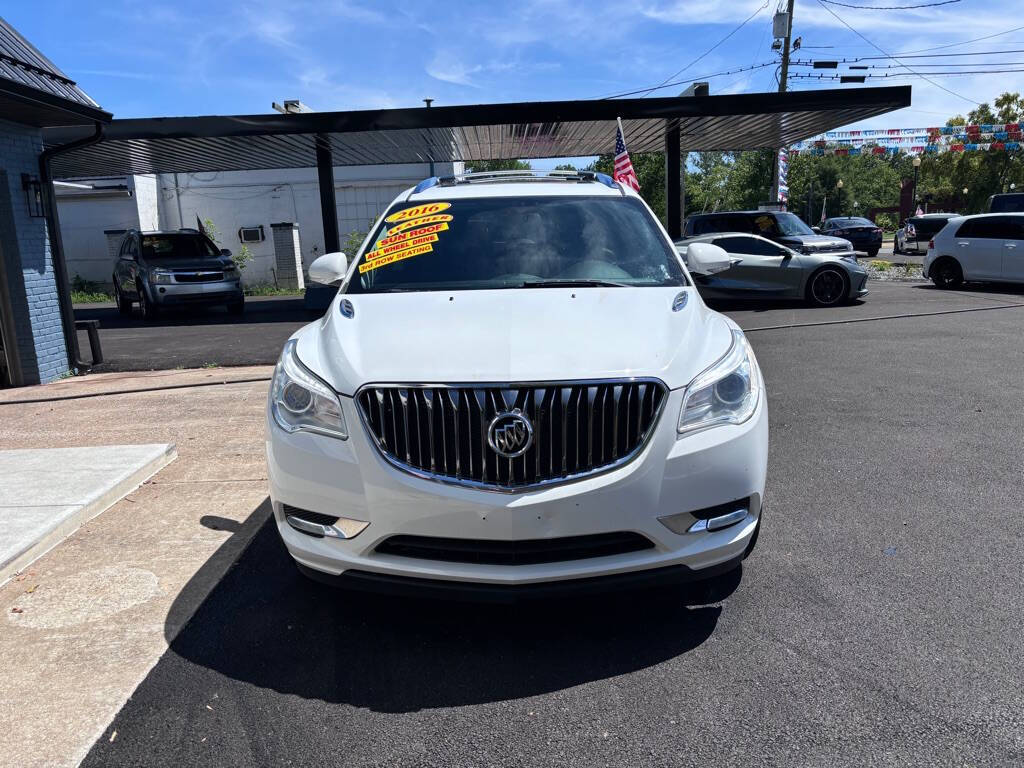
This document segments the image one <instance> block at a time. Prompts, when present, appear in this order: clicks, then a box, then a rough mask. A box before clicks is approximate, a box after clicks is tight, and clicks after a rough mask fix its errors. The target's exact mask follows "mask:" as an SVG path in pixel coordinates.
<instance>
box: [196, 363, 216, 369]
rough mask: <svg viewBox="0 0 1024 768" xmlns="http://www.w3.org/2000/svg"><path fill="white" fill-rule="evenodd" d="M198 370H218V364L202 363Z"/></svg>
mask: <svg viewBox="0 0 1024 768" xmlns="http://www.w3.org/2000/svg"><path fill="white" fill-rule="evenodd" d="M199 367H200V368H220V363H203V364H202V365H200V366H199Z"/></svg>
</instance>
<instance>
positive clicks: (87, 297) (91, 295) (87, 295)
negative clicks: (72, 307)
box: [71, 291, 114, 304]
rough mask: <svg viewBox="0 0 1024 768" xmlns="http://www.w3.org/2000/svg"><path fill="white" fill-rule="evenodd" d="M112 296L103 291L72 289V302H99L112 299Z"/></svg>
mask: <svg viewBox="0 0 1024 768" xmlns="http://www.w3.org/2000/svg"><path fill="white" fill-rule="evenodd" d="M113 300H114V297H113V296H111V295H110V294H109V293H105V292H103V291H72V292H71V303H72V304H100V303H102V302H104V301H113Z"/></svg>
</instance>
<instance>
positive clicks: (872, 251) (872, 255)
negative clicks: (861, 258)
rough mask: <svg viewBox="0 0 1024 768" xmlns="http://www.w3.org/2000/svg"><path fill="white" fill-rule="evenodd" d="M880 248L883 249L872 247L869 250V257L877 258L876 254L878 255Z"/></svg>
mask: <svg viewBox="0 0 1024 768" xmlns="http://www.w3.org/2000/svg"><path fill="white" fill-rule="evenodd" d="M880 250H881V249H880V248H872V249H871V250H870V251H868V258H869V259H873V258H875V256H877V255H878V252H879V251H880Z"/></svg>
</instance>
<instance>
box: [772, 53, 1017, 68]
mask: <svg viewBox="0 0 1024 768" xmlns="http://www.w3.org/2000/svg"><path fill="white" fill-rule="evenodd" d="M1005 53H1024V48H1011V49H1007V50H1002V51H967V52H964V53H919V54H912V53H911V54H906V53H904V54H900V53H897V54H894V55H892V56H851V57H849V58H845V57H844V58H842V59H828V61H835V62H836V63H838V64H856V63H857V62H858V61H877V60H879V59H948V58H953V57H959V56H999V55H1001V54H1005ZM792 63H793V64H800V65H801V66H805V65H808V64H814V62H813V61H812V60H809V59H797V60H796V61H793V62H792ZM950 64H951V65H952V62H950ZM914 66H915V67H923V66H925V65H924V64H914Z"/></svg>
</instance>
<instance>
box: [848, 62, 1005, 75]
mask: <svg viewBox="0 0 1024 768" xmlns="http://www.w3.org/2000/svg"><path fill="white" fill-rule="evenodd" d="M914 66H915V67H917V68H918V69H921V68H923V67H1019V66H1020V61H1019V60H1018V61H965V62H962V63H957V62H955V61H944V62H942V63H941V64H914ZM900 68H901V67H900V65H899V64H861V65H860V66H856V65H854V66H851V67H850V69H851V70H852V71H854V72H856V71H859V70H862V69H900Z"/></svg>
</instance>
